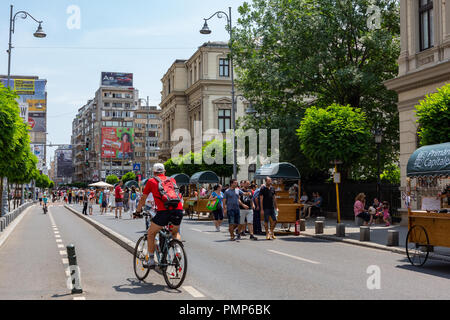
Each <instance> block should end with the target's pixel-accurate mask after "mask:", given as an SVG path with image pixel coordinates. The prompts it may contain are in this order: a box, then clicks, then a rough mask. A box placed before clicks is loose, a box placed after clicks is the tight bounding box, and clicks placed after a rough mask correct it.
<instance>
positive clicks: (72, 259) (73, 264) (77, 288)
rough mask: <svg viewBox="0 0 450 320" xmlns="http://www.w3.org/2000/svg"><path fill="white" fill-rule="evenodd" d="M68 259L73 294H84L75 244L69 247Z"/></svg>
mask: <svg viewBox="0 0 450 320" xmlns="http://www.w3.org/2000/svg"><path fill="white" fill-rule="evenodd" d="M67 257H68V259H69V270H70V279H71V281H72V294H80V293H83V289H82V288H81V274H80V267H78V264H77V255H76V254H75V246H74V245H73V244H71V245H69V246H67Z"/></svg>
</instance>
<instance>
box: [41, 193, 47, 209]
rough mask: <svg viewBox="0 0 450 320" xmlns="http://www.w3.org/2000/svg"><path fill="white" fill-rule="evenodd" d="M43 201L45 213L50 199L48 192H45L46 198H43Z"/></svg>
mask: <svg viewBox="0 0 450 320" xmlns="http://www.w3.org/2000/svg"><path fill="white" fill-rule="evenodd" d="M42 201H43V202H44V207H43V208H44V212H45V211H46V209H47V202H48V198H47V192H44V196H43V197H42Z"/></svg>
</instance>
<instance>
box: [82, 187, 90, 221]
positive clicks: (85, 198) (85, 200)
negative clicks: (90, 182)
mask: <svg viewBox="0 0 450 320" xmlns="http://www.w3.org/2000/svg"><path fill="white" fill-rule="evenodd" d="M88 201H89V198H88V193H87V190H84V192H83V214H84V215H85V216H87V208H88Z"/></svg>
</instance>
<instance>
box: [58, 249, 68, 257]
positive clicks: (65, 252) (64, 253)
mask: <svg viewBox="0 0 450 320" xmlns="http://www.w3.org/2000/svg"><path fill="white" fill-rule="evenodd" d="M59 254H60V255H62V256H67V251H66V250H63V251H60V252H59Z"/></svg>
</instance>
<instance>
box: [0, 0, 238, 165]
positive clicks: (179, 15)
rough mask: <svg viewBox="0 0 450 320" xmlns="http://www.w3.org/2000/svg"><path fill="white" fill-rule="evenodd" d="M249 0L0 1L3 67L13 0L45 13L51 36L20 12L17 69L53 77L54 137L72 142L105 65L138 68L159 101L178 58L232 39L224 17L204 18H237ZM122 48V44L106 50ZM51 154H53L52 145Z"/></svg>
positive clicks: (138, 81) (40, 15) (139, 82)
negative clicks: (77, 23)
mask: <svg viewBox="0 0 450 320" xmlns="http://www.w3.org/2000/svg"><path fill="white" fill-rule="evenodd" d="M243 2H244V0H229V1H219V0H208V1H202V0H190V1H181V0H167V1H153V0H132V1H118V0H95V1H93V0H90V1H87V0H72V1H66V0H58V1H55V0H40V1H35V0H33V1H30V0H15V1H9V2H7V1H2V4H1V5H0V42H1V45H0V47H2V48H3V50H0V74H7V62H8V55H7V53H6V50H7V48H8V35H9V33H8V32H9V14H10V5H11V4H12V5H13V6H14V13H15V12H17V11H21V10H24V11H27V12H29V13H30V14H31V15H33V16H34V17H35V18H36V19H37V20H43V21H44V23H43V29H44V31H45V32H46V33H47V38H45V39H37V38H34V37H33V33H34V32H35V30H36V28H37V24H36V23H35V22H34V21H33V20H32V19H30V18H27V19H26V20H22V19H20V18H18V19H17V22H16V31H15V34H14V35H13V46H14V47H15V48H14V49H13V55H12V66H11V69H12V70H11V73H12V74H13V75H36V76H39V77H40V78H43V79H47V80H48V83H47V92H48V122H47V131H48V133H49V135H48V140H49V141H51V142H52V143H55V144H68V143H70V137H71V130H72V120H73V118H74V117H75V115H76V114H77V111H78V109H79V108H80V107H82V106H83V105H84V104H85V103H86V102H87V100H88V99H91V98H93V97H94V93H95V91H96V89H98V87H99V85H100V73H101V72H102V71H112V72H132V73H134V86H135V88H137V89H138V90H139V92H140V97H142V98H146V97H147V96H149V97H150V103H151V104H152V105H158V104H159V102H160V91H161V81H160V80H161V78H162V76H163V75H164V73H165V72H166V71H167V69H168V68H169V67H170V65H171V64H172V63H173V62H174V60H175V59H187V58H189V57H191V55H192V54H193V53H194V52H195V50H196V49H197V48H198V47H199V46H200V45H201V44H203V43H204V42H206V41H227V40H228V38H229V36H228V33H227V32H226V31H225V23H226V19H217V18H215V19H212V20H211V21H210V23H209V25H210V28H211V30H212V31H213V33H212V34H211V35H208V36H205V35H201V34H200V33H199V30H200V29H201V27H202V26H203V18H208V17H209V16H211V15H212V14H213V13H214V12H216V11H218V10H223V11H226V12H228V7H232V14H233V23H236V21H237V19H238V12H237V9H238V7H239V6H240V5H241V4H242V3H243ZM71 5H76V6H78V7H79V8H80V13H81V28H80V29H79V30H77V29H72V30H71V29H69V28H68V27H67V20H68V19H69V18H70V17H71V14H69V13H67V9H68V7H69V6H71ZM107 48H123V49H120V50H119V49H114V50H111V49H107ZM47 152H48V155H47V159H48V160H49V159H50V158H51V157H53V156H54V154H53V153H54V151H53V150H51V149H48V151H47Z"/></svg>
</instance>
